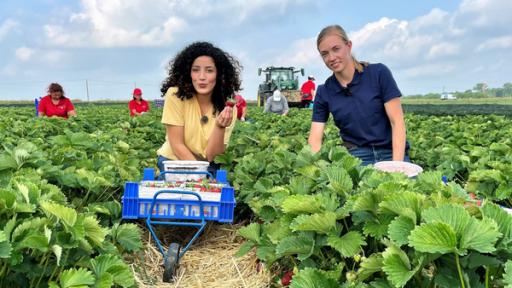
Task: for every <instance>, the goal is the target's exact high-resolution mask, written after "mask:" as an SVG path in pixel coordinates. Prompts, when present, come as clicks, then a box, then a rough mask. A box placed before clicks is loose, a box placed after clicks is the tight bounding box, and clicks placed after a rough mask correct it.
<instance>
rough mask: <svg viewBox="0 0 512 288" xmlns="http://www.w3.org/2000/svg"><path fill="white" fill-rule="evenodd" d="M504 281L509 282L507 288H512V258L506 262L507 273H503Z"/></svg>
mask: <svg viewBox="0 0 512 288" xmlns="http://www.w3.org/2000/svg"><path fill="white" fill-rule="evenodd" d="M503 282H505V284H507V286H506V287H507V288H512V260H508V261H507V263H505V273H503Z"/></svg>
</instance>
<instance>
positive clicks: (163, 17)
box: [44, 0, 311, 47]
mask: <svg viewBox="0 0 512 288" xmlns="http://www.w3.org/2000/svg"><path fill="white" fill-rule="evenodd" d="M304 1H311V0H302V1H300V2H304ZM290 3H291V4H296V3H295V2H294V1H292V0H286V1H273V0H255V1H245V0H231V1H221V2H213V1H207V0H201V1H197V0H194V1H193V0H155V1H151V5H149V4H148V2H147V1H145V0H125V1H121V0H111V1H101V0H82V7H83V10H82V11H80V12H78V13H74V14H72V15H71V16H70V17H69V19H67V21H66V22H65V23H49V24H46V25H44V31H45V34H46V37H47V38H48V39H49V42H50V43H54V44H56V45H61V46H69V47H90V46H92V47H97V46H99V47H134V46H162V45H167V44H169V43H172V42H173V41H174V40H175V39H176V38H177V37H178V36H179V35H181V33H184V32H185V31H186V30H187V29H189V28H191V27H193V28H197V27H200V25H208V27H211V25H218V24H219V21H221V22H226V21H227V22H238V23H239V22H241V21H244V20H245V19H247V18H248V17H249V16H250V15H253V14H255V13H260V12H261V11H267V10H270V11H273V12H275V11H276V10H277V11H281V12H282V13H284V12H285V10H286V7H287V6H288V5H290ZM260 10H261V11H260ZM233 11H236V13H233ZM258 11H260V12H258ZM220 19H222V20H220Z"/></svg>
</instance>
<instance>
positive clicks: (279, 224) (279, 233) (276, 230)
mask: <svg viewBox="0 0 512 288" xmlns="http://www.w3.org/2000/svg"><path fill="white" fill-rule="evenodd" d="M263 231H264V232H263V233H265V234H266V235H267V237H268V239H269V240H270V242H272V243H273V244H277V243H279V241H281V239H283V238H285V237H288V236H290V235H291V233H292V230H291V229H290V222H289V221H286V220H285V218H280V219H277V220H276V221H274V222H272V223H269V224H265V226H263Z"/></svg>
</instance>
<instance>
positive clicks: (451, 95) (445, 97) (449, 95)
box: [440, 92, 457, 100]
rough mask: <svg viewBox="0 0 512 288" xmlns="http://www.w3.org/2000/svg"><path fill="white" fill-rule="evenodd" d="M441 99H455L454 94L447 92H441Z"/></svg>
mask: <svg viewBox="0 0 512 288" xmlns="http://www.w3.org/2000/svg"><path fill="white" fill-rule="evenodd" d="M440 99H441V100H455V99H457V97H456V96H453V94H451V93H448V92H443V93H441V98H440Z"/></svg>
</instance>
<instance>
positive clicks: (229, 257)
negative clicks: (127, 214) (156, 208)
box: [132, 222, 272, 288]
mask: <svg viewBox="0 0 512 288" xmlns="http://www.w3.org/2000/svg"><path fill="white" fill-rule="evenodd" d="M240 227H242V225H241V224H238V225H220V224H215V223H210V222H209V223H208V225H207V226H206V228H205V231H203V233H202V235H201V236H200V237H199V238H198V239H197V240H196V242H195V243H194V244H193V245H192V246H191V248H190V249H189V250H188V251H187V252H186V253H185V255H184V256H183V258H182V259H181V260H180V266H179V269H178V271H177V273H176V274H177V275H176V279H175V281H174V282H173V283H164V282H162V275H163V271H164V268H163V265H162V263H163V257H162V254H161V253H160V251H159V250H158V248H156V245H155V243H154V241H153V240H152V239H150V234H149V232H148V231H147V229H144V230H145V231H146V234H145V235H147V237H146V236H145V237H144V242H145V243H144V251H143V252H142V253H139V254H138V255H137V256H136V257H135V258H133V264H132V269H133V271H134V273H135V277H136V281H137V284H138V286H139V287H176V288H178V287H187V288H188V287H251V288H253V287H270V286H271V285H270V284H271V281H272V279H271V278H272V276H271V273H270V272H268V271H260V272H257V271H256V264H257V257H256V254H255V251H254V249H253V251H251V252H249V253H248V254H247V255H245V256H243V257H241V258H236V257H235V256H234V255H235V253H236V252H237V251H238V249H239V248H240V246H241V245H242V243H243V240H242V239H241V237H237V230H238V228H240ZM195 231H196V230H195V229H194V228H190V227H175V226H173V227H163V226H159V227H158V229H157V231H156V233H157V235H158V239H160V241H162V243H163V244H162V245H163V246H164V247H166V248H165V249H167V247H168V246H169V244H170V243H171V242H178V243H182V244H186V243H188V240H189V239H190V238H191V237H193V235H194V233H195ZM171 239H172V240H171Z"/></svg>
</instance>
